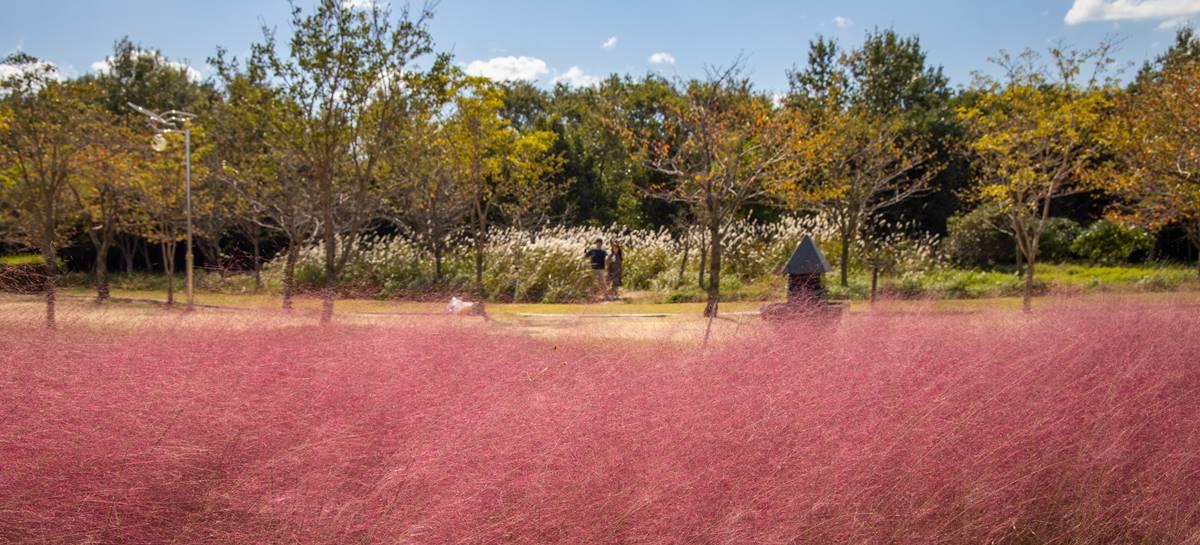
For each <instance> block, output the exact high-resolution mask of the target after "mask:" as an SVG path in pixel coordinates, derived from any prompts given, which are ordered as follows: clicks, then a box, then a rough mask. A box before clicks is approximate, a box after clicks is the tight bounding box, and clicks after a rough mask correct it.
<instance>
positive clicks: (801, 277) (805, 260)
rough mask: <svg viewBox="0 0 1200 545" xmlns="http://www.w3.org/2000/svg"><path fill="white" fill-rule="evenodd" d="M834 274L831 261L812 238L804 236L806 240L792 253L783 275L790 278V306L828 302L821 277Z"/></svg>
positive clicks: (784, 267)
mask: <svg viewBox="0 0 1200 545" xmlns="http://www.w3.org/2000/svg"><path fill="white" fill-rule="evenodd" d="M828 272H833V267H830V266H829V261H828V260H826V259H825V255H824V254H822V253H821V249H820V248H817V244H816V243H815V242H813V239H812V237H810V236H808V235H804V239H803V240H801V241H800V244H799V245H798V246H796V251H795V252H792V257H791V258H789V259H788V261H787V264H786V265H784V266H783V273H784V274H786V275H787V277H788V300H787V302H788V304H789V305H796V304H813V303H825V302H827V301H828V299H829V297H828V295H829V294H828V293H827V292H826V291H825V286H824V285H823V284H822V282H821V275H823V274H825V273H828Z"/></svg>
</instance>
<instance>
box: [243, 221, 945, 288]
mask: <svg viewBox="0 0 1200 545" xmlns="http://www.w3.org/2000/svg"><path fill="white" fill-rule="evenodd" d="M889 227H890V228H889V230H888V234H886V235H882V236H872V237H865V241H864V242H863V243H861V244H859V245H856V246H855V247H854V248H852V250H851V255H850V259H851V263H852V265H853V266H854V267H856V268H864V267H866V266H867V264H866V263H867V260H868V259H879V260H881V262H882V263H884V264H885V265H886V268H887V269H888V271H889V272H894V273H905V272H915V271H920V270H928V269H932V268H936V267H937V266H938V265H939V264H941V263H942V262H943V261H944V260H943V258H942V257H941V256H940V255H939V254H938V252H937V250H936V249H937V239H936V238H935V237H931V236H930V237H918V238H914V237H908V236H905V235H904V231H905V226H889ZM834 233H835V231H834V228H833V226H832V225H830V224H829V222H827V221H825V220H823V219H822V218H820V217H805V218H787V219H784V220H782V221H779V222H775V223H771V224H762V223H756V222H751V221H744V222H738V223H735V224H734V225H733V226H732V227H731V228H730V230H729V233H728V234H727V235H726V239H725V250H724V255H723V261H722V264H723V268H722V270H723V272H724V273H728V274H726V275H725V276H724V277H723V278H722V280H721V282H722V292H725V293H737V292H742V291H744V290H743V288H745V287H746V286H748V285H751V284H755V283H761V282H764V281H766V282H769V281H771V279H772V277H773V274H774V273H775V272H776V271H778V270H779V269H780V268H781V267H782V265H783V263H784V262H785V261H786V260H787V258H788V256H789V255H791V252H792V251H793V250H795V246H796V244H797V243H798V242H799V240H800V239H801V238H802V237H803V236H804V234H810V235H812V236H813V237H814V239H815V240H816V241H817V243H818V245H820V246H821V247H822V249H823V251H825V253H826V255H828V256H829V258H830V260H831V261H836V259H837V256H838V250H837V243H836V236H835V234H834ZM597 238H600V239H603V240H605V241H606V244H607V243H608V242H611V241H616V242H619V243H621V244H622V246H623V248H624V252H625V262H626V266H625V272H626V274H625V279H624V285H625V288H626V289H630V290H639V291H640V290H651V291H656V292H661V293H671V292H673V295H669V296H668V297H674V299H673V300H676V301H678V300H692V299H698V298H700V297H702V294H701V292H700V290H699V279H700V277H701V267H700V264H701V257H700V253H701V252H700V250H699V248H701V247H703V245H704V240H705V233H704V231H703V230H702V229H699V228H695V229H692V230H690V231H687V232H685V233H682V234H680V235H673V234H672V233H670V232H668V231H667V230H665V229H660V230H639V229H628V228H622V227H616V226H612V227H607V228H591V227H555V228H551V229H544V230H540V231H536V232H528V231H518V230H514V229H504V230H497V231H495V232H493V233H492V234H491V236H490V237H489V238H488V244H487V247H486V250H485V262H486V268H485V270H484V275H483V287H484V295H485V296H486V297H488V298H489V299H493V300H517V301H530V302H551V303H554V302H568V301H578V300H583V299H586V298H587V295H588V290H589V281H590V280H589V277H588V273H587V263H586V262H585V261H584V259H583V252H584V250H585V249H586V248H587V247H588V245H589V243H590V241H592V240H595V239H597ZM348 242H349V243H351V244H354V245H356V246H357V247H358V248H359V250H358V251H357V252H355V253H354V255H353V256H352V257H351V258H350V260H349V262H348V263H347V265H346V267H345V269H344V271H343V273H342V277H341V278H339V282H340V283H341V285H342V286H343V289H345V290H347V291H348V292H351V293H355V294H360V295H361V294H367V295H376V296H382V297H392V296H405V297H414V296H421V295H425V294H434V293H436V294H444V293H445V292H453V291H466V290H471V289H473V288H474V254H473V248H472V247H471V246H470V245H469V244H468V243H467V242H466V241H464V242H463V243H461V244H456V245H453V246H452V247H451V248H450V249H449V251H448V252H447V253H446V255H445V257H444V260H443V276H442V278H441V279H440V280H439V279H437V278H436V274H435V271H434V260H433V257H432V255H431V254H430V252H429V251H428V250H427V249H425V248H422V247H421V246H420V245H418V244H416V243H414V242H413V241H411V240H408V239H406V238H403V237H388V238H374V239H367V240H355V241H348ZM868 248H873V249H874V250H868ZM322 256H323V253H322V252H321V249H320V248H319V247H316V246H314V247H311V248H308V249H307V250H306V251H304V252H303V253H302V254H301V257H300V260H299V262H298V265H297V270H296V280H297V283H298V286H299V287H300V288H301V289H317V288H319V287H320V286H321V279H322V274H323V273H322V271H323V268H322V263H323V257H322ZM282 266H283V259H282V258H277V259H275V260H274V261H273V262H272V263H271V264H270V265H269V266H268V268H267V270H268V273H269V274H272V275H275V276H277V275H278V274H279V271H280V269H281V268H282Z"/></svg>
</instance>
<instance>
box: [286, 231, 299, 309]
mask: <svg viewBox="0 0 1200 545" xmlns="http://www.w3.org/2000/svg"><path fill="white" fill-rule="evenodd" d="M299 254H300V247H299V245H298V244H296V242H294V241H291V240H289V241H288V246H287V259H286V260H285V261H284V265H283V310H286V311H289V312H290V311H291V310H292V295H293V294H295V291H296V259H297V258H298V257H299Z"/></svg>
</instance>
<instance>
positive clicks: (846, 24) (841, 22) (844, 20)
mask: <svg viewBox="0 0 1200 545" xmlns="http://www.w3.org/2000/svg"><path fill="white" fill-rule="evenodd" d="M833 24H835V25H837V27H838V28H850V25H853V24H854V21H852V20H851V19H850V18H849V17H842V16H841V15H838V16H837V17H834V18H833Z"/></svg>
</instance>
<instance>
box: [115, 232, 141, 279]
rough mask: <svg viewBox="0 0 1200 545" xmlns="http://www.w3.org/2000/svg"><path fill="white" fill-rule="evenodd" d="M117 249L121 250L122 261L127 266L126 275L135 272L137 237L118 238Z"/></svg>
mask: <svg viewBox="0 0 1200 545" xmlns="http://www.w3.org/2000/svg"><path fill="white" fill-rule="evenodd" d="M117 249H118V250H120V252H121V263H122V264H123V265H124V266H125V276H129V275H131V274H133V258H134V257H136V253H137V239H135V238H132V237H129V236H121V237H120V238H118V239H117Z"/></svg>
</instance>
